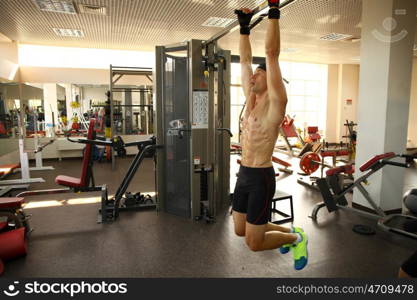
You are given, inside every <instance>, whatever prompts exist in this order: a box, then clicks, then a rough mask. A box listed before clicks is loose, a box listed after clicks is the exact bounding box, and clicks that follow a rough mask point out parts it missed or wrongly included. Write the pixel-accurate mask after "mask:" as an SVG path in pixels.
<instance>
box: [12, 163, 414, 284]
mask: <svg viewBox="0 0 417 300" xmlns="http://www.w3.org/2000/svg"><path fill="white" fill-rule="evenodd" d="M131 159H132V158H126V159H122V160H119V161H118V165H117V170H116V171H114V172H111V168H110V165H109V164H107V163H97V164H96V165H95V168H94V170H95V173H96V182H97V183H98V184H100V183H104V182H106V183H108V185H109V189H110V192H114V191H115V190H116V188H117V185H118V184H119V182H120V181H121V179H122V176H123V174H124V171H125V170H126V169H127V167H128V164H129V162H130V160H131ZM233 161H234V159H232V162H233ZM48 163H49V164H51V163H52V164H53V165H54V166H55V168H56V169H55V171H47V172H43V173H38V172H33V175H34V176H39V175H42V176H43V177H44V178H45V179H46V180H47V182H48V183H49V184H34V185H32V188H33V189H37V188H51V187H54V184H53V182H54V181H53V179H54V178H55V176H56V175H58V174H65V175H72V176H78V175H79V166H80V161H79V160H64V161H62V162H56V161H52V162H48ZM152 172H153V166H152V162H151V160H149V159H147V160H145V161H144V164H143V166H142V167H141V169H140V173H138V174H137V175H136V177H135V179H134V180H133V182H132V187H133V189H134V190H137V191H151V190H154V182H153V180H154V177H153V173H152ZM233 172H234V171H232V174H233ZM296 178H297V175H292V176H286V175H281V176H280V177H279V179H278V183H277V188H279V189H282V190H285V191H286V192H288V193H291V194H293V196H294V206H295V224H297V225H298V226H302V227H303V228H304V229H305V231H306V232H307V233H308V235H309V241H310V242H309V246H310V251H309V252H310V259H309V265H308V266H307V267H306V268H305V269H304V270H302V271H299V272H297V271H295V270H294V269H293V266H292V263H293V262H292V258H291V254H286V255H281V254H279V253H278V251H264V252H256V253H254V252H251V251H249V250H248V249H247V247H246V245H245V243H244V240H243V239H242V238H238V237H236V236H235V235H234V233H233V223H232V219H231V217H230V215H229V214H228V209H227V208H225V209H224V210H223V211H222V212H221V214H220V215H219V216H218V218H217V222H216V223H215V224H212V225H207V224H205V223H195V222H193V221H191V220H186V219H183V218H179V217H175V216H172V215H167V214H164V213H156V212H154V211H142V212H137V213H134V212H129V213H123V215H121V218H120V219H119V220H118V221H117V222H116V223H114V224H111V225H99V224H96V216H97V210H98V203H93V204H91V203H90V204H77V205H61V206H52V207H40V208H33V209H28V211H29V212H30V213H32V214H33V218H32V224H33V227H34V228H35V231H34V233H33V234H32V236H31V238H30V241H29V254H28V255H27V257H26V258H21V259H17V260H14V261H11V262H7V263H6V273H5V276H6V277H13V276H18V277H395V276H396V274H397V271H398V267H399V265H400V264H401V262H402V261H403V260H404V259H405V258H406V257H408V256H409V255H410V254H411V253H412V252H413V251H414V250H415V249H416V248H417V242H414V241H410V240H408V239H404V238H399V237H396V238H394V237H392V236H390V235H389V234H386V233H383V232H380V231H378V233H377V234H376V235H374V236H360V235H357V234H355V233H353V232H352V230H351V227H352V225H354V224H356V223H365V224H372V221H370V220H366V219H363V218H360V217H358V216H356V215H353V214H350V213H348V212H339V213H337V214H332V215H329V214H327V213H326V211H325V210H323V211H321V212H320V214H319V222H318V223H314V222H313V221H312V220H311V219H310V218H309V217H308V216H309V214H310V213H311V210H312V208H313V206H314V204H315V203H317V202H319V201H320V200H321V199H320V195H319V193H318V192H316V191H313V190H311V189H309V188H306V187H304V186H301V185H299V184H297V182H296ZM413 182H415V183H416V184H415V185H416V186H417V170H416V169H410V170H407V176H406V184H408V185H411V184H412V183H413ZM97 196H98V195H97V194H94V193H91V194H90V193H88V194H87V193H85V194H57V195H45V196H36V197H30V198H28V200H30V201H33V202H35V201H45V200H57V201H61V200H67V199H69V198H71V199H74V198H81V197H93V198H94V197H97ZM63 203H65V201H64V202H63Z"/></svg>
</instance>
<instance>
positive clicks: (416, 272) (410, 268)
mask: <svg viewBox="0 0 417 300" xmlns="http://www.w3.org/2000/svg"><path fill="white" fill-rule="evenodd" d="M401 269H403V271H404V272H405V273H407V274H408V275H410V276H411V277H417V251H416V252H414V254H413V255H411V256H410V258H409V259H407V260H406V261H405V262H404V263H403V265H402V266H401Z"/></svg>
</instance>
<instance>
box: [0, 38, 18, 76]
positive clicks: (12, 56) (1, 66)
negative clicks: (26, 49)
mask: <svg viewBox="0 0 417 300" xmlns="http://www.w3.org/2000/svg"><path fill="white" fill-rule="evenodd" d="M18 69H19V65H18V48H17V45H16V43H14V42H13V43H7V42H0V78H4V79H6V80H10V81H18V80H19V74H18Z"/></svg>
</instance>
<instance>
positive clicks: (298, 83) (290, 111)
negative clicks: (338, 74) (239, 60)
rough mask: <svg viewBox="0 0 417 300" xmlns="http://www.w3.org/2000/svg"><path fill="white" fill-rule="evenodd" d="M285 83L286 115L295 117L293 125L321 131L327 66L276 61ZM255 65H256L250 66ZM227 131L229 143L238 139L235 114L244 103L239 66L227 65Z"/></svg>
mask: <svg viewBox="0 0 417 300" xmlns="http://www.w3.org/2000/svg"><path fill="white" fill-rule="evenodd" d="M280 66H281V72H282V75H283V77H284V78H285V79H286V80H288V81H289V84H286V89H287V95H288V104H287V111H286V114H287V115H290V116H291V117H293V116H295V125H296V127H298V128H301V129H304V128H306V127H307V126H318V127H319V130H320V131H322V132H324V131H325V125H326V109H327V65H321V64H308V63H296V62H280ZM253 68H254V69H255V68H256V65H253ZM231 71H232V72H231V73H232V75H231V76H232V78H231V83H232V86H231V130H232V133H233V138H232V141H233V142H238V135H239V116H240V113H241V111H242V108H243V105H244V103H245V97H244V95H243V91H242V88H241V77H240V65H239V64H232V68H231Z"/></svg>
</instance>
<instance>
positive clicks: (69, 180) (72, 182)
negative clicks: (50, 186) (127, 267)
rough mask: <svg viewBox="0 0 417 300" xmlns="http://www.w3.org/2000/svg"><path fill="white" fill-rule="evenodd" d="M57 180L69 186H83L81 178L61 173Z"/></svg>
mask: <svg viewBox="0 0 417 300" xmlns="http://www.w3.org/2000/svg"><path fill="white" fill-rule="evenodd" d="M55 182H56V183H57V184H59V185H63V186H68V187H81V178H75V177H70V176H65V175H59V176H57V177H56V178H55Z"/></svg>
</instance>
